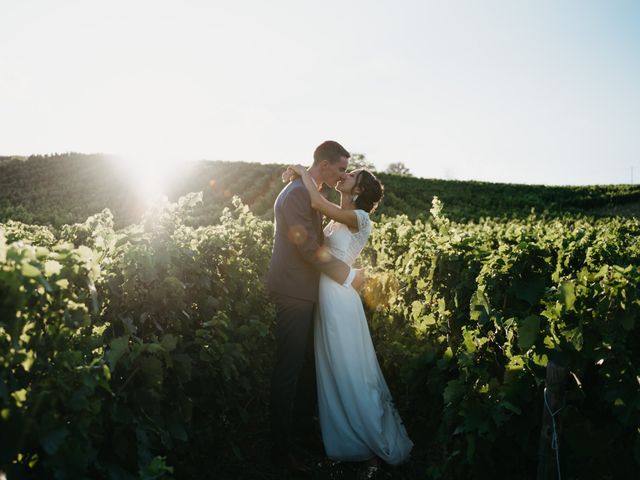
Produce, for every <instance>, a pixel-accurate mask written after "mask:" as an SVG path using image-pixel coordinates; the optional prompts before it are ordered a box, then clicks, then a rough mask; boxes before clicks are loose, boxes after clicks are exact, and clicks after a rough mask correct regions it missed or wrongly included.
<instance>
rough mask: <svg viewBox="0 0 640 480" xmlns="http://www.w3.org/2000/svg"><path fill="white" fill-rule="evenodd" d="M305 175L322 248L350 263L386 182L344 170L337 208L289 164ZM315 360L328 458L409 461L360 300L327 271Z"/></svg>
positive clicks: (368, 228) (404, 437)
mask: <svg viewBox="0 0 640 480" xmlns="http://www.w3.org/2000/svg"><path fill="white" fill-rule="evenodd" d="M289 168H290V169H291V171H293V172H295V174H297V175H299V176H301V177H302V180H303V181H304V184H305V186H306V187H307V189H308V190H309V194H310V196H311V205H312V207H313V208H315V209H316V210H319V211H320V212H322V213H323V214H324V215H326V216H327V217H328V218H330V219H331V221H330V222H329V223H328V224H327V226H326V227H325V229H324V235H325V244H324V245H325V247H327V248H328V249H329V251H330V252H331V254H332V255H334V256H335V257H336V258H339V259H340V260H342V261H343V262H345V263H347V264H348V265H352V264H353V262H354V261H355V259H356V258H357V257H358V255H359V254H360V252H361V251H362V249H363V247H364V246H365V244H366V243H367V240H368V238H369V235H370V233H371V220H370V219H369V212H370V211H371V210H372V209H373V208H374V207H375V205H376V204H377V202H378V201H379V200H380V199H381V198H382V190H383V189H382V185H381V184H380V182H379V181H378V180H377V179H376V178H375V176H374V175H372V174H371V173H370V172H369V171H367V170H364V169H360V170H354V171H352V172H350V173H347V174H346V177H345V179H344V180H343V181H341V182H339V183H338V185H337V186H336V190H338V191H339V192H340V196H341V201H340V206H337V205H335V204H333V203H331V202H330V201H328V200H327V199H325V198H324V197H323V196H322V195H321V194H320V192H318V189H317V187H316V184H315V183H314V181H313V179H312V178H311V176H310V175H309V173H308V172H307V171H306V170H305V168H304V167H302V166H299V165H296V166H291V167H289ZM314 336H315V358H316V376H317V384H318V409H319V414H320V429H321V432H322V440H323V443H324V447H325V451H326V453H327V456H328V457H329V458H331V459H334V460H347V461H367V462H368V463H369V465H371V466H372V467H374V468H375V467H377V465H378V464H379V462H380V460H382V461H384V462H386V463H388V464H391V465H398V464H401V463H403V462H405V461H406V460H407V459H408V457H409V453H410V452H411V449H412V447H413V442H412V441H411V440H410V439H409V437H408V435H407V432H406V430H405V428H404V425H403V423H402V420H401V419H400V416H399V415H398V413H397V411H396V408H395V407H394V405H393V402H392V399H391V394H390V393H389V388H388V387H387V383H386V382H385V379H384V377H383V375H382V371H381V370H380V366H379V364H378V359H377V358H376V353H375V350H374V347H373V343H372V341H371V334H370V333H369V327H368V325H367V319H366V316H365V313H364V308H363V307H362V300H361V299H360V296H359V294H358V292H357V291H356V290H354V289H353V288H352V287H344V286H342V285H340V284H338V283H337V282H335V281H334V280H332V279H331V278H329V277H327V276H326V275H322V276H321V278H320V291H319V297H318V308H317V309H316V320H315V332H314Z"/></svg>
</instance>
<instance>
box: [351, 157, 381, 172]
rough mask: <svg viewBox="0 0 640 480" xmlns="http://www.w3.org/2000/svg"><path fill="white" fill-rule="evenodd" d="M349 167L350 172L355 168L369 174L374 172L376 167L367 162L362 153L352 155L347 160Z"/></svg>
mask: <svg viewBox="0 0 640 480" xmlns="http://www.w3.org/2000/svg"><path fill="white" fill-rule="evenodd" d="M349 167H350V169H351V170H355V169H356V168H366V169H367V170H369V171H370V172H375V171H376V167H375V165H374V164H373V163H371V162H369V161H367V157H366V155H365V154H364V153H352V154H351V158H349Z"/></svg>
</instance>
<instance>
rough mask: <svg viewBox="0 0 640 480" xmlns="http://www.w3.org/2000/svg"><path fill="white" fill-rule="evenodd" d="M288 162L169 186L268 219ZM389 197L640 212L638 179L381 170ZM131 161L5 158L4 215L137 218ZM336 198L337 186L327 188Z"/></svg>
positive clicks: (231, 167)
mask: <svg viewBox="0 0 640 480" xmlns="http://www.w3.org/2000/svg"><path fill="white" fill-rule="evenodd" d="M282 170H283V166H282V165H273V164H271V165H263V164H259V163H245V162H225V161H198V162H190V163H187V164H184V165H181V166H179V167H177V168H176V170H175V171H174V172H172V174H171V179H172V181H171V184H170V186H169V189H168V191H167V193H168V196H169V198H170V200H176V199H177V198H178V197H179V196H182V195H184V194H186V193H189V192H193V191H202V192H203V193H204V195H203V204H202V206H201V209H200V216H199V217H198V218H195V219H194V223H195V224H203V223H209V222H212V221H214V219H215V218H217V216H218V215H219V214H220V212H221V210H222V209H223V208H224V207H225V206H226V205H229V204H230V200H231V197H232V196H233V195H239V196H240V197H241V198H242V200H243V201H244V202H245V203H246V204H248V205H249V206H250V208H251V210H252V211H253V212H254V213H256V214H257V215H259V216H261V217H262V218H272V216H273V213H272V207H273V202H274V200H275V197H276V196H277V194H278V192H279V191H280V190H281V189H282V187H283V184H282V182H281V180H280V174H281V172H282ZM378 177H379V178H380V180H381V181H382V182H383V183H384V185H385V196H384V198H383V201H382V203H381V205H380V207H379V209H378V211H377V212H376V214H375V216H377V217H379V216H380V215H398V214H406V215H408V216H409V217H410V218H427V217H428V216H429V210H430V208H431V200H432V198H433V196H434V195H437V196H438V197H439V198H440V199H441V200H442V201H443V203H444V206H445V207H444V213H445V215H447V216H448V217H449V218H451V219H453V220H457V221H474V220H478V219H480V218H481V217H492V218H514V217H526V216H528V215H529V214H530V213H531V212H532V210H534V211H535V212H537V213H544V214H546V215H549V216H562V215H565V214H584V215H593V216H610V215H622V216H640V185H618V186H585V187H546V186H540V185H517V184H500V183H488V182H474V181H451V180H435V179H424V178H415V177H402V176H397V175H389V174H383V173H380V174H378ZM139 190H140V188H139V187H138V186H136V185H135V184H134V182H132V181H131V175H130V172H128V171H127V170H126V167H125V168H123V167H122V166H120V167H117V166H115V165H114V163H113V159H112V158H111V157H109V156H106V155H84V154H64V155H51V156H31V157H29V158H27V159H24V158H19V157H0V221H6V220H8V219H13V220H19V221H23V222H27V223H36V224H49V225H53V226H59V225H62V224H65V223H75V222H81V221H84V220H85V219H86V218H87V217H88V216H89V215H92V214H94V213H96V212H99V211H101V210H102V209H103V208H109V209H110V210H111V211H112V212H113V214H114V216H115V219H116V224H117V226H124V225H127V224H129V223H132V222H135V221H138V220H139V219H140V216H141V215H142V213H143V212H144V210H145V209H146V205H145V203H144V200H143V199H142V198H140V196H139V195H138V191H139ZM329 196H330V198H332V199H336V194H335V192H329Z"/></svg>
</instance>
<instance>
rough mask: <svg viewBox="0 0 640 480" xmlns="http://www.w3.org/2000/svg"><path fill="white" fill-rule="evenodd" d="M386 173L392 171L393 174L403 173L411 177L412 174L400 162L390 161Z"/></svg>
mask: <svg viewBox="0 0 640 480" xmlns="http://www.w3.org/2000/svg"><path fill="white" fill-rule="evenodd" d="M387 173H392V174H394V175H403V176H405V177H413V174H412V173H411V172H410V171H409V169H408V168H407V166H406V165H405V164H404V163H402V162H393V163H390V164H389V166H388V167H387Z"/></svg>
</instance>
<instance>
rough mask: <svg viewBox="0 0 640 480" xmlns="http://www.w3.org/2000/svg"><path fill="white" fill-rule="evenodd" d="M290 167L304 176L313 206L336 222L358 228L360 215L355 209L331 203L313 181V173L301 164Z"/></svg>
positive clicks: (301, 176) (303, 179) (297, 173)
mask: <svg viewBox="0 0 640 480" xmlns="http://www.w3.org/2000/svg"><path fill="white" fill-rule="evenodd" d="M289 169H290V170H291V171H292V172H294V173H295V174H296V175H299V176H300V178H302V181H303V182H304V186H305V187H306V188H307V190H308V191H309V196H310V197H311V207H312V208H314V209H315V210H318V211H319V212H321V213H322V214H323V215H326V216H327V217H329V218H330V219H332V220H334V221H336V222H339V223H343V224H345V225H347V226H348V227H351V228H354V229H356V230H357V229H358V217H357V216H356V212H354V211H353V210H343V209H342V208H340V207H339V206H338V205H336V204H334V203H331V202H330V201H329V200H327V199H326V198H324V197H323V196H322V194H321V193H320V192H319V191H318V188H317V187H316V185H315V183H313V180H312V179H311V175H310V174H309V172H308V171H307V170H306V169H305V168H304V167H302V166H300V165H291V166H289ZM283 176H284V175H283Z"/></svg>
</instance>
